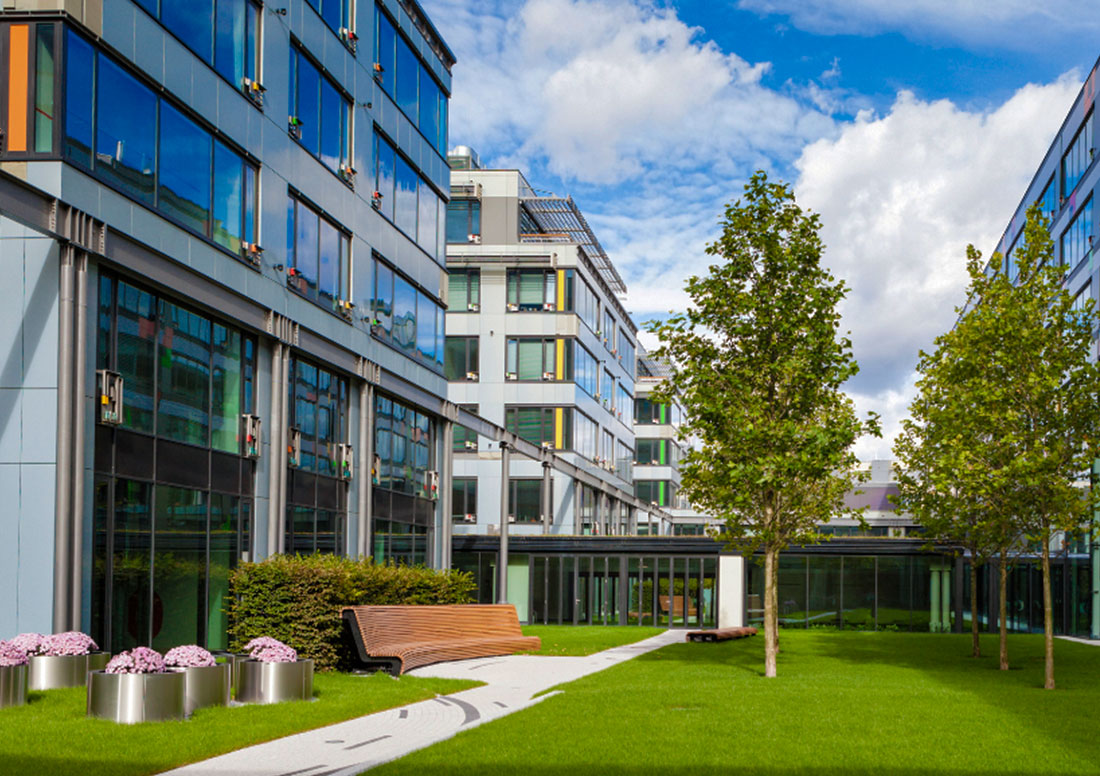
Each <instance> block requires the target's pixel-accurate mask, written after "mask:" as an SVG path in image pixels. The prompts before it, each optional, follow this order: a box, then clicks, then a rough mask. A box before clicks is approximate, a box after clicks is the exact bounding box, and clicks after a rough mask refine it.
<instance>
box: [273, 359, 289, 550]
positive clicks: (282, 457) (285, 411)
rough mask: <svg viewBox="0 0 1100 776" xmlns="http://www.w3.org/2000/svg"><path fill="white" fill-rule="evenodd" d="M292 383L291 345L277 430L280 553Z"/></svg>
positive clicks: (283, 542) (283, 547)
mask: <svg viewBox="0 0 1100 776" xmlns="http://www.w3.org/2000/svg"><path fill="white" fill-rule="evenodd" d="M289 385H290V346H289V345H286V346H285V347H283V365H282V374H281V383H280V390H279V403H280V404H279V406H280V410H279V414H280V417H281V419H282V422H281V423H280V425H281V428H279V429H277V430H276V433H277V434H278V435H279V439H281V440H282V444H280V445H279V512H278V514H277V515H276V521H275V525H276V527H277V531H278V533H276V534H275V546H276V547H278V551H279V552H280V553H283V552H286V491H287V476H286V469H287V464H288V457H287V456H288V451H287V446H288V443H289V441H290V423H289V421H290V399H289V398H288V397H287V391H288V390H289V388H288V386H289Z"/></svg>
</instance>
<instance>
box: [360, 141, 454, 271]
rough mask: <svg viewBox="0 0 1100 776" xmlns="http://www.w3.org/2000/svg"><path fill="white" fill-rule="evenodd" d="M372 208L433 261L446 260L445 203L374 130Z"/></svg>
mask: <svg viewBox="0 0 1100 776" xmlns="http://www.w3.org/2000/svg"><path fill="white" fill-rule="evenodd" d="M371 201H372V202H373V203H374V207H375V209H376V210H377V211H378V212H379V213H381V214H382V215H383V216H385V217H386V218H387V219H389V220H390V221H391V222H392V223H393V224H394V225H395V226H396V227H397V228H398V229H400V230H401V231H402V232H404V233H405V236H406V237H408V238H409V239H410V240H412V241H413V242H415V243H416V244H417V245H419V246H420V247H421V248H422V249H423V250H424V252H425V253H427V254H428V255H429V256H431V257H432V258H434V259H435V260H436V261H438V262H440V263H443V262H445V261H446V251H447V246H446V242H447V234H446V230H447V205H446V203H445V202H444V200H443V198H442V197H441V196H439V194H438V193H437V192H436V190H435V189H434V188H433V187H432V185H431V184H430V183H428V181H427V180H426V179H425V178H423V177H421V176H420V173H419V172H417V169H416V167H414V166H413V165H412V164H411V163H410V162H409V161H408V160H406V159H405V157H404V156H402V155H401V154H399V153H398V152H397V150H396V148H395V147H394V145H393V143H391V142H390V141H389V140H388V139H387V138H385V137H384V136H382V134H381V133H379V131H378V130H377V128H376V129H375V132H374V193H373V194H372V195H371Z"/></svg>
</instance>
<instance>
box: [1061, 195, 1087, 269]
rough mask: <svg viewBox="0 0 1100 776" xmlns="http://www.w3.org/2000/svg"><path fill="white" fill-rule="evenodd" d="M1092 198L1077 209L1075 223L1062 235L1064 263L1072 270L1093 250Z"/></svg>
mask: <svg viewBox="0 0 1100 776" xmlns="http://www.w3.org/2000/svg"><path fill="white" fill-rule="evenodd" d="M1092 242H1093V230H1092V197H1089V199H1088V201H1087V202H1085V204H1084V205H1082V206H1081V207H1079V208H1078V209H1077V213H1076V214H1074V216H1073V221H1071V222H1070V225H1069V226H1068V227H1066V231H1064V232H1063V233H1062V263H1063V264H1065V265H1066V266H1067V267H1068V268H1069V269H1070V270H1072V269H1073V268H1074V267H1076V266H1077V264H1078V263H1079V262H1080V261H1081V260H1082V259H1084V258H1085V257H1086V256H1088V255H1089V251H1090V250H1092Z"/></svg>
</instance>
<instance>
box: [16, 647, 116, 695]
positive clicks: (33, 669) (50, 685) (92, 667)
mask: <svg viewBox="0 0 1100 776" xmlns="http://www.w3.org/2000/svg"><path fill="white" fill-rule="evenodd" d="M110 659H111V653H110V652H92V653H91V654H88V655H35V656H34V657H32V658H31V659H30V662H29V663H28V667H29V669H30V670H29V675H28V679H27V682H28V687H29V688H30V689H32V690H56V689H59V688H61V687H83V686H84V685H85V684H86V683H87V681H88V672H89V671H100V670H102V669H103V668H105V667H106V666H107V661H109V660H110Z"/></svg>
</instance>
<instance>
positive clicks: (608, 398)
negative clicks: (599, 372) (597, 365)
mask: <svg viewBox="0 0 1100 776" xmlns="http://www.w3.org/2000/svg"><path fill="white" fill-rule="evenodd" d="M600 399H602V400H603V406H604V407H607V408H608V409H611V408H612V404H611V403H612V402H613V401H614V400H615V377H614V375H612V374H611V373H610V372H608V371H607V370H604V373H603V384H602V385H601V386H600Z"/></svg>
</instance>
